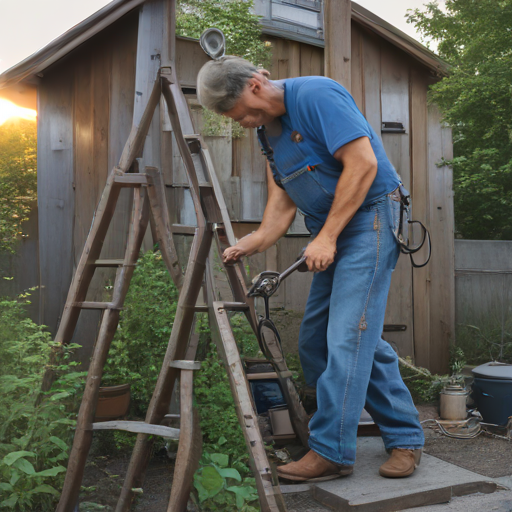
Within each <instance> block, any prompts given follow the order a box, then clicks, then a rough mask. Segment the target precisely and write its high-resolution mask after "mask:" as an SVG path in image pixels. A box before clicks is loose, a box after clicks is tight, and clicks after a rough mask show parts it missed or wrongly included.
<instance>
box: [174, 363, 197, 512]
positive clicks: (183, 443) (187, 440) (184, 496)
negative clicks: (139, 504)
mask: <svg viewBox="0 0 512 512" xmlns="http://www.w3.org/2000/svg"><path fill="white" fill-rule="evenodd" d="M193 384H194V370H185V369H182V370H181V373H180V442H179V445H178V453H177V454H176V464H175V466H174V476H173V479H172V488H171V497H170V499H169V505H168V507H167V512H186V510H187V502H188V498H189V495H190V491H191V488H192V482H193V479H194V473H195V471H196V469H197V467H198V466H199V459H200V458H201V453H202V448H203V441H202V436H201V428H200V425H199V413H198V411H197V409H196V408H195V407H194V396H193Z"/></svg>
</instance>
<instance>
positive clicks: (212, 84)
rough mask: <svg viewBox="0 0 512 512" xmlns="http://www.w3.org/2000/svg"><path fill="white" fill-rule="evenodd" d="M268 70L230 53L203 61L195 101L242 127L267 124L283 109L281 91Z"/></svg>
mask: <svg viewBox="0 0 512 512" xmlns="http://www.w3.org/2000/svg"><path fill="white" fill-rule="evenodd" d="M268 74H269V73H268V71H265V70H258V69H257V68H256V67H255V66H254V65H253V64H251V63H250V62H249V61H247V60H245V59H242V58H240V57H234V56H232V55H227V56H225V57H222V58H220V59H218V60H213V61H210V62H207V63H206V64H205V65H204V66H203V67H202V68H201V70H200V71H199V74H198V75H197V96H198V99H199V102H200V103H201V105H203V107H206V108H208V109H209V110H213V111H214V112H217V113H218V114H222V115H224V116H227V117H230V118H231V119H234V120H235V121H237V122H239V123H240V124H241V125H242V126H244V127H245V128H254V127H256V126H260V125H262V124H267V123H269V122H271V121H272V120H273V119H274V118H275V117H277V116H280V115H283V114H284V113H285V108H284V96H283V93H282V91H281V90H279V89H277V88H276V87H274V86H273V85H272V84H271V83H270V82H269V81H268V79H267V76H268Z"/></svg>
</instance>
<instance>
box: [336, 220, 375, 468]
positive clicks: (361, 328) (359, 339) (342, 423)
mask: <svg viewBox="0 0 512 512" xmlns="http://www.w3.org/2000/svg"><path fill="white" fill-rule="evenodd" d="M375 223H376V224H377V230H376V231H377V255H376V261H375V268H374V269H373V276H372V280H371V282H370V285H369V286H368V290H367V291H366V299H365V304H364V308H363V314H362V315H361V320H360V321H359V334H358V337H357V349H356V356H355V359H354V364H353V365H352V367H351V368H350V372H349V374H348V377H347V383H346V385H345V394H344V396H343V408H342V412H341V423H340V444H341V440H342V438H343V427H344V423H345V412H346V406H347V393H348V388H349V384H350V381H351V380H352V375H353V373H354V370H355V368H356V366H357V361H358V358H359V349H360V346H361V338H362V333H363V331H364V330H366V321H365V317H366V311H367V310H368V303H369V302H370V294H371V291H372V288H373V283H374V282H375V276H376V275H377V271H378V269H379V257H380V230H381V226H382V222H381V219H379V216H378V212H375V221H374V225H375ZM363 325H364V327H363ZM341 459H342V460H344V459H345V457H344V453H342V454H341Z"/></svg>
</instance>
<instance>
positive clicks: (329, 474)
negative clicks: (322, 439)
mask: <svg viewBox="0 0 512 512" xmlns="http://www.w3.org/2000/svg"><path fill="white" fill-rule="evenodd" d="M352 471H353V468H352V466H348V465H343V464H334V463H333V462H330V461H328V460H326V459H324V458H323V457H320V455H318V454H317V453H316V452H314V451H313V450H309V452H308V453H306V455H304V457H302V459H300V460H299V461H297V462H290V464H285V465H284V466H279V467H278V468H277V474H278V475H279V476H280V477H281V478H286V480H293V481H294V482H306V481H307V482H322V481H324V480H332V479H333V478H339V477H340V476H346V475H350V474H351V473H352Z"/></svg>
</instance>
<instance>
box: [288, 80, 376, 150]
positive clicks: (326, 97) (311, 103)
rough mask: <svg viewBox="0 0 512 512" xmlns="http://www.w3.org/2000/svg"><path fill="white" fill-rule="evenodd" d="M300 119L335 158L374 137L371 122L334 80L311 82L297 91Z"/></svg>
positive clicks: (297, 106) (297, 107)
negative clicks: (358, 141)
mask: <svg viewBox="0 0 512 512" xmlns="http://www.w3.org/2000/svg"><path fill="white" fill-rule="evenodd" d="M296 102H297V103H296V109H297V115H298V117H299V120H300V122H301V124H302V125H303V126H307V127H308V130H310V131H311V133H312V134H313V136H314V137H316V138H317V140H318V141H319V142H320V143H321V144H325V146H326V147H327V150H328V151H329V153H330V154H331V155H334V153H336V151H337V150H338V149H339V148H341V147H342V146H344V145H345V144H347V143H349V142H351V141H353V140H355V139H359V138H360V137H369V138H370V139H371V138H372V135H371V132H370V129H369V127H368V122H367V121H366V119H365V118H364V116H363V114H361V112H360V111H359V109H358V108H357V106H356V104H355V102H354V100H353V99H352V96H350V94H349V93H348V91H347V90H346V89H345V88H344V87H342V86H341V85H339V84H338V83H336V82H334V81H332V80H325V79H322V80H318V81H314V80H312V81H310V82H306V83H304V84H302V85H301V87H300V88H299V90H298V91H297V96H296Z"/></svg>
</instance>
